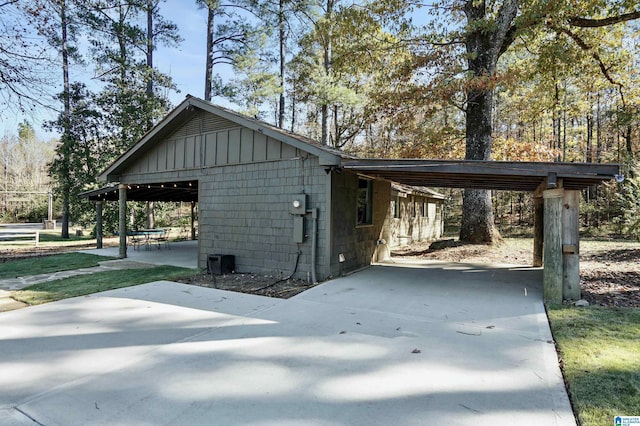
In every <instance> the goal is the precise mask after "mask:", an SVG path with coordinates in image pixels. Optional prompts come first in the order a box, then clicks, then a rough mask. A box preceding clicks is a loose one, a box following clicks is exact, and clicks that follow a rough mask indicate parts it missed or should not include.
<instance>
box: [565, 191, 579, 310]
mask: <svg viewBox="0 0 640 426" xmlns="http://www.w3.org/2000/svg"><path fill="white" fill-rule="evenodd" d="M562 207H563V208H562V269H563V282H562V297H563V298H564V299H565V300H578V299H580V226H579V207H580V192H579V191H569V190H565V191H564V196H563V199H562Z"/></svg>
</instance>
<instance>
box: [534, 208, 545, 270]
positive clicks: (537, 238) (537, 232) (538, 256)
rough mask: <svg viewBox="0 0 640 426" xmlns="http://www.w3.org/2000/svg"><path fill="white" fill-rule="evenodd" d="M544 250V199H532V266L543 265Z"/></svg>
mask: <svg viewBox="0 0 640 426" xmlns="http://www.w3.org/2000/svg"><path fill="white" fill-rule="evenodd" d="M543 249H544V198H542V197H534V198H533V266H535V267H539V266H542V265H543V258H542V253H543Z"/></svg>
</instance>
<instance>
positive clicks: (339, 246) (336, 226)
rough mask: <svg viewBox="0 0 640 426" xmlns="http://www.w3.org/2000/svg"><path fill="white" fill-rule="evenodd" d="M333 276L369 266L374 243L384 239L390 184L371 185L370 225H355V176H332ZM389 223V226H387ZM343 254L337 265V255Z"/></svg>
mask: <svg viewBox="0 0 640 426" xmlns="http://www.w3.org/2000/svg"><path fill="white" fill-rule="evenodd" d="M332 179H333V181H332V201H331V206H332V210H333V214H332V218H333V223H332V234H333V240H332V247H331V271H332V275H339V274H340V273H343V272H348V271H351V270H355V269H358V268H362V267H364V266H367V265H370V264H371V262H372V260H376V259H374V257H375V255H376V251H377V250H378V247H377V246H376V241H377V240H379V239H380V238H385V235H384V230H385V221H387V220H388V211H389V203H390V200H391V184H390V183H389V182H385V181H379V180H374V181H373V223H372V224H371V225H357V224H356V213H357V207H356V199H357V189H358V176H357V175H356V174H353V173H349V172H342V173H341V174H334V175H333V177H332ZM387 223H388V222H387ZM340 253H342V254H344V257H345V262H343V263H342V264H341V263H339V262H338V256H339V254H340Z"/></svg>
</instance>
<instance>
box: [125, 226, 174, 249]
mask: <svg viewBox="0 0 640 426" xmlns="http://www.w3.org/2000/svg"><path fill="white" fill-rule="evenodd" d="M127 235H128V236H129V244H131V245H132V246H133V249H134V250H136V249H138V248H139V247H140V246H141V245H144V246H145V248H146V249H147V250H149V249H150V248H151V244H154V243H155V244H156V245H157V248H158V250H160V248H161V246H162V244H163V243H164V244H165V246H166V247H167V248H169V230H168V229H163V228H158V229H136V230H133V231H130V232H129V233H128V234H127Z"/></svg>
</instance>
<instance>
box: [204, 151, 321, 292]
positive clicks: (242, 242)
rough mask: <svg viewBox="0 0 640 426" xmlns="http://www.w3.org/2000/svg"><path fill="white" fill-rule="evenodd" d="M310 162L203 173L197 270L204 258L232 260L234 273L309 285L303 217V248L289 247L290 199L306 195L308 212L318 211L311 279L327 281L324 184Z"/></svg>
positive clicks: (273, 163) (307, 230) (291, 161)
mask: <svg viewBox="0 0 640 426" xmlns="http://www.w3.org/2000/svg"><path fill="white" fill-rule="evenodd" d="M328 179H330V177H329V176H327V174H326V173H325V172H324V169H323V167H321V166H319V165H318V158H317V157H314V156H309V157H304V158H303V157H298V158H293V159H288V160H280V161H267V162H262V163H252V164H239V165H227V166H221V167H215V168H211V169H208V173H207V174H206V175H204V176H201V177H200V184H199V187H198V189H199V197H200V211H199V239H200V258H199V265H200V267H204V266H206V259H207V255H209V254H231V255H234V256H235V265H236V271H237V272H251V273H267V274H271V275H274V276H275V277H285V276H288V275H289V274H291V273H292V272H293V270H294V268H296V258H297V257H298V252H299V253H300V258H299V260H298V265H297V270H296V272H295V274H294V277H296V278H302V279H308V278H309V276H310V272H311V249H312V238H311V229H312V222H311V214H307V215H306V216H305V234H306V235H307V236H306V238H305V240H304V242H303V243H300V244H297V243H295V242H294V241H293V236H294V232H293V222H294V219H293V215H292V214H291V213H290V206H291V203H292V201H293V197H294V196H295V195H297V194H301V193H302V192H304V193H305V194H307V197H308V198H307V200H308V201H307V203H308V204H307V209H312V208H317V209H318V210H319V214H318V234H317V237H318V240H317V253H318V255H317V257H316V261H317V267H316V273H317V276H318V278H319V279H320V280H324V279H326V278H327V277H328V276H329V264H328V262H329V260H328V259H327V257H326V256H323V255H322V254H321V253H324V252H326V251H327V244H328V242H327V238H326V235H327V232H326V229H327V218H328V212H327V202H326V200H327V180H328Z"/></svg>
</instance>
